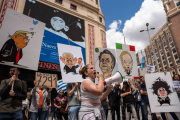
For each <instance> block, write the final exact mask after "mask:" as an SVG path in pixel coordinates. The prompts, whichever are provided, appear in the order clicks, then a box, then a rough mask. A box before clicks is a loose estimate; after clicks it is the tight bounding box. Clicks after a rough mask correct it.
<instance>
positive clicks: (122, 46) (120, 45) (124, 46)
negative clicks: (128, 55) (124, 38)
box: [116, 43, 135, 52]
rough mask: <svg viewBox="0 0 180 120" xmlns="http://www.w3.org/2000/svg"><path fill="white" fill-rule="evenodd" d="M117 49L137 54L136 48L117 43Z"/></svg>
mask: <svg viewBox="0 0 180 120" xmlns="http://www.w3.org/2000/svg"><path fill="white" fill-rule="evenodd" d="M116 49H121V50H128V51H134V52H135V46H132V45H125V44H121V43H116Z"/></svg>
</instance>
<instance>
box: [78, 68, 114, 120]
mask: <svg viewBox="0 0 180 120" xmlns="http://www.w3.org/2000/svg"><path fill="white" fill-rule="evenodd" d="M79 73H80V74H81V75H82V78H83V79H84V80H83V82H82V84H81V108H80V111H79V120H97V119H98V120H106V116H105V113H104V111H103V108H102V106H101V100H103V99H105V98H106V97H107V96H108V94H109V93H110V92H111V91H112V86H109V87H108V90H107V91H106V92H104V93H103V90H104V84H103V75H102V74H101V73H99V74H96V70H95V68H94V66H92V65H85V66H84V67H83V68H81V69H80V70H79ZM96 75H97V77H98V79H99V82H98V85H97V86H96V85H95V83H94V79H95V78H96ZM100 99H101V100H100Z"/></svg>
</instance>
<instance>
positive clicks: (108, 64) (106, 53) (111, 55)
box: [94, 47, 117, 84]
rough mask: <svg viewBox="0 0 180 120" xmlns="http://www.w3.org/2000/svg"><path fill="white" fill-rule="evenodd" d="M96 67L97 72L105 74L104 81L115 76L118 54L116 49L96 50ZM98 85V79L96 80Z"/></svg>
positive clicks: (96, 48)
mask: <svg viewBox="0 0 180 120" xmlns="http://www.w3.org/2000/svg"><path fill="white" fill-rule="evenodd" d="M94 66H95V69H96V71H97V72H101V73H102V74H103V79H104V80H105V79H107V78H109V77H111V76H113V75H114V74H115V73H116V71H117V68H116V52H115V49H107V48H100V47H95V48H94ZM95 83H96V84H98V78H96V79H95Z"/></svg>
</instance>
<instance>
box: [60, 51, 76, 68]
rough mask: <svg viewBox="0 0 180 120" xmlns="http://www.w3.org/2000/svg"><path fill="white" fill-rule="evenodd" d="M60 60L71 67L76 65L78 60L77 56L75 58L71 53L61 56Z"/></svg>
mask: <svg viewBox="0 0 180 120" xmlns="http://www.w3.org/2000/svg"><path fill="white" fill-rule="evenodd" d="M60 60H61V61H62V62H63V63H64V64H65V65H67V66H69V67H72V66H74V65H75V64H76V62H77V58H76V57H75V58H74V57H73V55H72V54H71V53H64V54H63V57H61V56H60Z"/></svg>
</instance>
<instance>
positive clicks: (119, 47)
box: [116, 43, 139, 79]
mask: <svg viewBox="0 0 180 120" xmlns="http://www.w3.org/2000/svg"><path fill="white" fill-rule="evenodd" d="M116 57H117V63H118V70H119V72H120V73H121V74H122V76H123V77H124V78H134V79H138V78H139V77H138V68H137V61H136V55H135V46H130V45H124V44H120V43H116Z"/></svg>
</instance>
